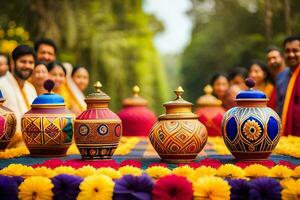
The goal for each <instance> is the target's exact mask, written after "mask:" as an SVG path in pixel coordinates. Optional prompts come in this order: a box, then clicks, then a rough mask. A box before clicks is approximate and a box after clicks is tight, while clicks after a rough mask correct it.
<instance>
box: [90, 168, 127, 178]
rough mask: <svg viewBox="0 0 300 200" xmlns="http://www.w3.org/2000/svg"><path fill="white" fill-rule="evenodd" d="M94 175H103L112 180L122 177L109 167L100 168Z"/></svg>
mask: <svg viewBox="0 0 300 200" xmlns="http://www.w3.org/2000/svg"><path fill="white" fill-rule="evenodd" d="M96 174H103V175H106V176H109V177H110V178H112V179H119V178H121V177H122V174H121V173H120V172H119V171H117V170H115V169H114V168H111V167H101V168H99V169H97V170H96Z"/></svg>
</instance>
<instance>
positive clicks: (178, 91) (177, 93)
mask: <svg viewBox="0 0 300 200" xmlns="http://www.w3.org/2000/svg"><path fill="white" fill-rule="evenodd" d="M174 92H175V94H176V96H177V98H176V99H181V98H182V97H181V96H182V95H183V93H184V90H183V89H182V87H181V86H179V87H178V88H177V89H176V90H175V91H174Z"/></svg>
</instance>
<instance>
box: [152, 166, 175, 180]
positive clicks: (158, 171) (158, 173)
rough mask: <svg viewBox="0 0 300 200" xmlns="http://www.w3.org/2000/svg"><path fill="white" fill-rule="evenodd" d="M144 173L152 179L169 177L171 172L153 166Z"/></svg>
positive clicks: (164, 168)
mask: <svg viewBox="0 0 300 200" xmlns="http://www.w3.org/2000/svg"><path fill="white" fill-rule="evenodd" d="M146 173H147V174H148V175H149V176H151V177H152V178H154V179H159V178H160V177H163V176H166V175H169V174H171V173H172V171H171V170H170V169H168V168H166V167H163V166H153V167H149V168H147V169H146Z"/></svg>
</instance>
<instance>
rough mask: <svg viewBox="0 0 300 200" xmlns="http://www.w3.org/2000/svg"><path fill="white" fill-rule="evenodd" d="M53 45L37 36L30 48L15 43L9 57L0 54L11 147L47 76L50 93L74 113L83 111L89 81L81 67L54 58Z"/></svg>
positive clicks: (19, 138) (55, 50)
mask: <svg viewBox="0 0 300 200" xmlns="http://www.w3.org/2000/svg"><path fill="white" fill-rule="evenodd" d="M56 56H57V47H56V45H55V43H54V42H53V41H52V40H50V39H40V40H38V41H36V42H35V44H34V48H32V47H30V46H27V45H19V46H17V47H16V48H15V49H14V50H13V51H12V54H11V59H9V58H8V57H7V56H6V55H5V54H0V89H1V91H2V94H3V96H4V98H5V99H6V101H5V102H4V106H6V107H8V108H9V109H11V110H12V111H13V112H14V113H15V115H16V117H17V121H18V123H17V130H16V137H15V138H14V140H13V142H11V144H10V145H11V146H16V144H17V143H19V142H21V141H22V136H21V126H20V119H21V117H22V115H23V114H24V113H25V112H27V111H28V110H29V108H30V106H31V103H32V102H33V100H34V99H35V98H36V97H37V95H40V94H43V93H46V92H47V91H46V90H45V89H44V88H43V84H44V82H45V80H47V79H51V80H53V81H54V83H55V86H54V89H53V92H55V93H58V94H60V95H61V96H63V98H64V100H65V104H66V106H67V108H68V109H70V110H71V111H72V112H73V113H74V114H76V115H77V114H79V113H81V112H82V111H83V110H85V108H86V105H85V102H84V94H83V92H84V90H85V89H86V88H87V86H88V84H89V73H88V71H87V69H86V68H85V67H83V66H77V67H75V68H73V67H72V65H71V64H70V63H61V62H59V61H57V60H56Z"/></svg>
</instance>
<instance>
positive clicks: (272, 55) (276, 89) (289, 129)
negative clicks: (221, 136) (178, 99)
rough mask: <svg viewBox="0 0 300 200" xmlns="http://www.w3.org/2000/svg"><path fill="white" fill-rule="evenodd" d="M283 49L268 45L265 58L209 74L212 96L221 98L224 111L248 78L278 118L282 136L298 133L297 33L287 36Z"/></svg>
mask: <svg viewBox="0 0 300 200" xmlns="http://www.w3.org/2000/svg"><path fill="white" fill-rule="evenodd" d="M283 49H284V50H283V52H281V51H280V49H279V48H276V47H271V48H269V49H268V50H267V52H266V60H265V62H264V61H261V60H253V61H252V62H251V64H250V65H249V66H248V67H247V68H245V67H235V68H233V69H232V70H230V71H229V72H228V75H227V74H225V73H218V74H215V75H214V76H213V77H212V80H211V85H212V86H213V91H214V95H215V96H216V97H217V98H219V99H220V100H222V103H223V107H224V108H225V110H228V109H230V108H232V107H234V106H236V104H235V101H234V99H235V96H236V95H237V93H238V92H239V91H241V90H245V89H247V88H246V85H245V83H244V80H245V78H247V77H250V78H252V79H253V80H254V81H255V82H256V84H255V88H254V89H257V90H261V91H263V92H264V93H265V94H266V95H267V97H268V99H269V101H268V106H269V107H271V108H273V109H274V110H275V111H276V112H277V113H278V115H279V116H280V117H281V119H282V131H283V134H284V135H297V136H300V118H299V117H298V115H300V36H289V37H287V38H286V39H285V40H284V42H283Z"/></svg>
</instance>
